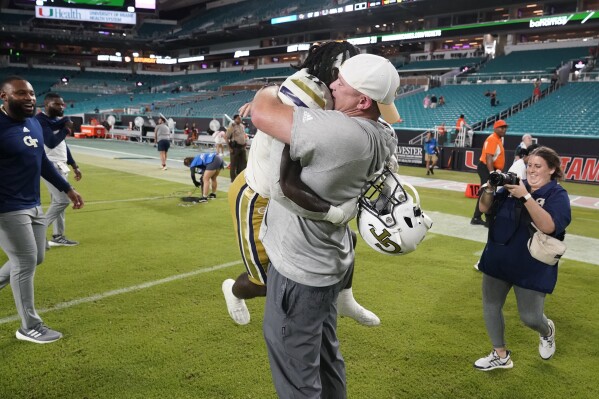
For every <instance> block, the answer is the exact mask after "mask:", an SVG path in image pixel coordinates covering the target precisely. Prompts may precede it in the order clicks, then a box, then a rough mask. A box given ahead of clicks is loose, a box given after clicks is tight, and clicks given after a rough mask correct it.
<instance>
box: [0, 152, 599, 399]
mask: <svg viewBox="0 0 599 399" xmlns="http://www.w3.org/2000/svg"><path fill="white" fill-rule="evenodd" d="M80 164H81V166H82V170H83V173H84V178H83V180H82V181H81V182H79V183H77V184H76V187H77V189H78V191H80V192H81V193H82V194H83V195H84V198H85V199H86V201H87V204H86V206H85V207H84V208H83V209H81V210H79V211H73V210H72V209H69V210H68V212H67V232H68V234H67V235H68V237H69V238H72V239H76V240H79V241H81V245H79V246H78V247H72V248H52V249H51V250H50V251H49V252H48V253H47V256H46V261H45V262H44V263H43V265H41V266H40V267H39V269H38V270H37V273H36V304H37V308H38V311H40V313H41V315H42V317H43V319H44V321H45V322H46V323H47V324H48V325H50V326H51V327H53V328H56V329H57V330H59V331H61V332H63V333H64V335H65V337H64V338H63V339H62V340H60V341H58V342H56V343H53V344H49V345H34V344H31V343H27V342H21V341H18V340H16V339H15V337H14V333H15V330H16V329H17V328H18V326H19V321H18V320H17V318H16V317H14V316H15V315H16V311H15V308H14V301H13V298H12V293H11V290H10V288H9V287H6V288H5V289H3V290H2V291H0V353H1V356H2V360H1V361H0V376H1V377H0V398H2V399H9V398H10V399H12V398H32V399H41V398H60V399H66V398H94V399H96V398H126V399H129V398H140V399H141V398H144V399H146V398H196V399H197V398H200V399H203V398H206V399H213V398H214V399H220V398H260V399H263V398H275V397H276V395H275V393H274V388H273V386H272V381H271V377H270V371H269V368H268V360H267V355H266V350H265V345H264V342H263V338H262V330H261V320H262V308H263V305H264V301H263V300H262V299H259V300H253V301H250V302H249V303H248V304H249V308H250V312H251V314H252V322H251V323H250V324H249V325H247V326H237V325H235V324H234V323H233V322H232V321H231V320H230V318H229V316H228V314H227V311H226V307H225V304H224V300H223V298H222V293H221V289H220V286H221V283H222V281H223V280H224V279H226V278H230V277H233V278H234V277H236V276H237V275H238V274H240V273H241V272H242V266H241V264H240V263H239V256H238V254H237V251H236V248H235V242H234V239H233V235H232V227H231V224H232V223H231V220H230V216H229V212H228V206H227V201H226V198H225V193H222V192H220V193H219V197H218V198H217V199H216V200H214V201H210V202H209V203H206V204H199V205H195V206H189V207H184V206H179V205H180V204H181V203H180V201H179V199H178V196H181V195H187V193H188V191H189V190H190V185H189V184H185V185H184V184H180V183H174V182H169V181H166V180H163V179H154V178H150V177H143V176H140V175H138V174H131V173H125V172H120V171H115V170H110V169H106V168H102V167H98V166H94V165H92V164H85V163H82V162H80ZM152 167H153V168H154V169H158V168H157V164H156V165H153V166H152ZM403 171H404V173H407V174H410V173H411V172H410V169H408V168H404V169H403ZM169 172H170V170H169ZM421 172H422V169H421V170H414V171H413V173H421ZM448 173H449V172H448ZM451 173H453V172H451ZM181 174H182V176H184V177H185V179H187V177H186V176H187V174H188V172H187V171H183V170H182V171H181ZM435 176H436V177H439V178H447V177H448V176H447V175H446V174H445V172H444V171H443V172H439V173H436V175H435ZM459 176H460V178H468V179H469V180H468V181H471V180H472V179H473V176H472V175H465V174H460V175H459ZM455 180H458V178H455ZM475 180H476V179H475V178H474V181H475ZM584 189H585V190H586V189H587V188H586V187H585V188H584ZM592 189H593V188H592V187H591V188H590V190H592ZM46 191H47V190H46V189H45V187H42V193H43V195H44V198H43V201H44V203H45V204H47V203H48V199H47V193H46ZM419 192H420V195H421V198H422V201H423V206H424V208H425V210H430V211H437V212H443V213H447V214H452V215H458V216H465V217H469V216H470V215H471V213H472V208H473V206H474V202H473V200H471V199H467V198H465V197H464V195H463V194H461V193H455V192H449V191H441V190H434V189H424V188H423V189H419ZM594 193H595V195H594V196H596V197H599V194H597V188H596V187H595V188H594ZM587 195H592V194H587ZM573 217H574V221H573V223H572V226H571V229H570V230H569V231H570V232H571V233H573V234H577V235H582V236H586V237H592V238H595V239H599V211H596V210H587V209H582V208H573ZM354 226H355V225H354ZM469 228H470V226H469V225H468V224H465V225H464V229H469ZM459 233H460V232H459V231H456V234H455V235H456V236H458V237H459ZM482 248H483V245H482V244H481V243H478V242H474V241H469V240H464V239H460V238H456V237H450V236H445V235H439V234H432V233H429V234H428V236H427V239H426V240H425V242H423V243H422V244H421V245H420V247H419V248H418V250H417V251H416V252H414V253H412V254H410V255H407V256H404V257H386V256H383V255H380V254H378V253H376V252H374V251H373V250H371V249H370V248H369V247H367V246H366V244H365V243H364V242H363V241H360V242H359V243H358V248H357V256H356V275H355V279H354V293H355V296H356V298H357V299H358V301H359V302H361V303H362V304H363V305H365V306H366V307H367V308H369V309H371V310H373V311H374V312H375V313H377V314H378V316H379V317H380V318H381V321H382V325H381V326H379V327H375V328H368V327H363V326H360V325H358V324H357V323H355V322H354V321H353V320H349V319H345V318H342V319H340V320H339V330H338V333H339V337H340V341H341V345H342V352H343V354H344V357H345V359H346V363H347V375H348V395H349V397H350V398H359V399H370V398H398V399H399V398H505V397H510V398H560V399H561V398H596V397H599V384H598V383H597V381H598V379H597V375H599V361H598V359H599V346H598V345H597V343H598V342H599V318H598V316H597V315H598V314H599V290H598V289H597V287H599V266H597V265H594V264H587V263H581V262H576V261H573V260H569V259H566V260H565V261H563V262H562V263H561V264H560V277H559V280H558V285H557V288H556V290H555V293H554V294H553V295H551V296H549V297H548V299H547V304H546V312H547V315H548V316H549V317H551V318H552V319H553V320H554V321H555V324H556V339H557V341H556V342H557V352H556V355H555V356H554V358H553V359H551V360H550V361H543V360H541V359H540V357H539V355H538V351H537V346H538V336H537V335H536V334H535V333H534V332H533V331H531V330H529V329H527V328H525V327H523V325H522V323H521V322H520V321H519V319H518V314H517V311H516V306H515V300H514V297H513V295H510V297H509V298H508V302H507V304H506V309H505V319H506V324H507V331H506V338H507V341H508V344H509V347H510V349H511V350H512V351H513V354H512V359H513V361H514V368H513V369H511V370H497V371H494V372H489V373H483V372H480V371H475V370H473V368H472V362H473V361H474V360H476V359H477V358H479V357H481V356H483V355H487V354H488V353H489V352H490V350H491V345H490V343H489V341H488V338H487V336H486V332H485V328H484V324H483V320H482V306H481V293H480V280H481V275H480V274H479V273H478V272H476V271H475V270H474V269H473V267H472V265H473V264H474V263H475V262H476V260H477V258H478V256H479V254H480V251H481V250H482ZM594 250H595V251H597V254H598V255H599V250H597V248H594ZM5 260H6V257H5V255H4V254H3V253H2V252H0V262H4V261H5Z"/></svg>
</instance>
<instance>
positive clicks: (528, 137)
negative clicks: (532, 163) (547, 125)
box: [514, 133, 532, 162]
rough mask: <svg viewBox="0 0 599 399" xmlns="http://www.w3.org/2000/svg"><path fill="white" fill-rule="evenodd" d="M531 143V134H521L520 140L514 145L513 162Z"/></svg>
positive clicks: (520, 156)
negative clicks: (516, 145)
mask: <svg viewBox="0 0 599 399" xmlns="http://www.w3.org/2000/svg"><path fill="white" fill-rule="evenodd" d="M531 144H532V136H531V135H530V134H528V133H526V134H525V135H523V136H522V141H521V142H520V144H518V147H516V151H515V152H514V162H516V161H517V160H519V159H520V158H522V151H523V150H526V149H527V148H528V147H529V146H530V145H531Z"/></svg>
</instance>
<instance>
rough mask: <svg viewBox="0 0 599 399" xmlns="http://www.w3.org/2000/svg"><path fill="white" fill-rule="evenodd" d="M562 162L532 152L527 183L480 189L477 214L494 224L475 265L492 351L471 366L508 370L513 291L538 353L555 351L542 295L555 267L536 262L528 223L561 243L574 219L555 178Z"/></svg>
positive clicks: (545, 152) (548, 153)
mask: <svg viewBox="0 0 599 399" xmlns="http://www.w3.org/2000/svg"><path fill="white" fill-rule="evenodd" d="M560 165H561V160H560V158H559V156H558V155H557V153H556V152H555V151H554V150H552V149H551V148H548V147H539V148H537V149H535V150H534V151H532V152H531V153H530V155H529V159H528V168H527V170H526V180H520V181H519V184H505V185H504V186H503V187H493V186H491V185H490V182H489V183H488V184H487V185H486V186H484V187H482V188H481V197H480V202H479V206H480V211H481V212H482V213H486V214H487V215H488V217H489V218H490V219H491V220H492V221H493V222H492V223H491V225H490V226H489V230H490V231H489V237H488V240H487V245H486V246H485V249H484V250H483V254H482V256H481V259H480V263H479V266H478V267H479V270H480V271H481V272H482V273H483V280H482V300H483V315H484V320H485V326H486V328H487V333H488V334H489V338H490V339H491V344H492V345H493V350H492V351H491V353H490V354H489V355H488V356H486V357H482V358H480V359H478V360H477V361H476V362H475V363H474V368H475V369H477V370H482V371H489V370H494V369H498V368H504V369H507V368H512V367H513V366H514V363H513V361H512V359H511V355H512V353H511V351H509V350H508V349H507V344H506V340H505V320H504V318H503V306H504V304H505V301H506V298H507V295H508V293H509V292H510V291H511V290H512V289H513V290H514V294H515V295H516V301H517V303H518V313H519V314H520V319H521V320H522V322H523V323H524V324H525V325H526V326H527V327H529V328H531V329H532V330H534V331H536V332H537V333H538V334H539V344H538V350H539V355H540V356H541V358H542V359H544V360H549V359H551V357H552V356H553V354H554V353H555V348H556V346H555V323H554V322H553V321H552V320H550V319H548V318H547V317H546V316H545V313H544V308H545V297H546V295H547V294H551V293H552V292H553V290H554V288H555V284H556V282H557V272H558V264H554V265H550V264H547V263H544V262H542V261H541V260H538V259H536V258H534V257H533V256H532V255H531V253H530V251H529V248H528V241H529V239H530V238H531V232H530V230H529V229H530V228H531V222H532V223H534V225H535V226H536V228H537V229H539V230H540V231H541V232H543V233H545V234H547V235H550V236H552V237H554V238H556V239H558V240H561V241H563V240H564V237H565V234H566V228H567V227H568V225H569V224H570V221H571V220H572V214H571V210H570V200H569V198H568V193H567V192H566V190H564V188H563V187H562V186H560V184H559V183H558V180H559V179H561V178H562V177H563V172H562V170H561V166H560Z"/></svg>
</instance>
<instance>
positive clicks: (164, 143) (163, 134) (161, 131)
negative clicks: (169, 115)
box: [154, 116, 171, 170]
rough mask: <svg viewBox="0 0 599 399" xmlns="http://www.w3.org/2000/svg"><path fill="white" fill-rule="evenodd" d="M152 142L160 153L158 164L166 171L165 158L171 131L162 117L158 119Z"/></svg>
mask: <svg viewBox="0 0 599 399" xmlns="http://www.w3.org/2000/svg"><path fill="white" fill-rule="evenodd" d="M154 142H155V143H156V146H157V147H158V152H159V153H160V163H161V164H162V170H167V169H168V168H167V167H166V156H167V153H168V149H169V148H170V146H171V129H169V127H168V126H167V124H166V119H165V118H164V117H162V116H161V117H160V118H158V125H156V128H155V129H154Z"/></svg>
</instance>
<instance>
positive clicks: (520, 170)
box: [508, 144, 539, 179]
mask: <svg viewBox="0 0 599 399" xmlns="http://www.w3.org/2000/svg"><path fill="white" fill-rule="evenodd" d="M538 147H539V146H538V144H531V145H529V146H528V148H526V149H524V150H522V151H521V152H520V156H521V157H522V158H520V159H518V160H517V161H516V162H514V163H513V164H512V166H510V168H509V169H508V172H512V173H515V174H516V175H517V176H518V178H520V179H526V167H527V165H528V158H529V156H528V154H530V153H532V152H533V150H535V149H537V148H538Z"/></svg>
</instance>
